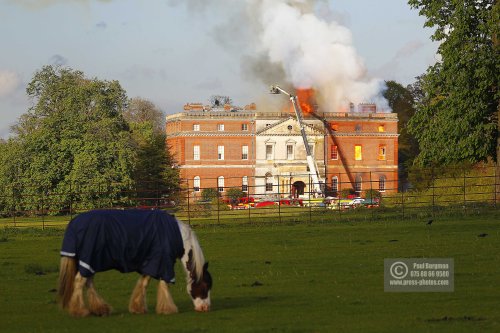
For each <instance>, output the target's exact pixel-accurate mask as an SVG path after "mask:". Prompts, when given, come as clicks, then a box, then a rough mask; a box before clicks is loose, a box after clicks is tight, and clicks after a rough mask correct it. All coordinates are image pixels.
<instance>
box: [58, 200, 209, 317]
mask: <svg viewBox="0 0 500 333" xmlns="http://www.w3.org/2000/svg"><path fill="white" fill-rule="evenodd" d="M177 259H180V260H181V262H182V267H183V268H184V271H185V273H186V280H187V291H188V294H189V295H190V296H191V299H192V301H193V304H194V309H195V310H196V311H200V312H207V311H209V310H210V289H211V288H212V277H211V276H210V273H209V272H208V270H207V269H208V262H205V259H204V256H203V252H202V251H201V247H200V244H199V243H198V240H197V238H196V236H195V234H194V232H193V231H192V230H191V228H190V227H189V226H188V225H186V224H184V223H182V222H180V221H178V220H177V219H176V218H175V217H173V216H171V215H169V214H168V213H166V212H163V211H160V210H135V209H134V210H95V211H90V212H86V213H82V214H80V215H78V216H76V217H75V218H74V219H72V220H71V221H70V223H69V224H68V227H67V229H66V232H65V234H64V239H63V244H62V249H61V266H60V272H59V288H58V301H59V304H60V305H61V307H62V308H63V309H65V310H67V311H68V312H69V313H70V314H71V315H73V316H76V317H84V316H87V315H89V314H94V315H97V316H106V315H109V314H110V313H111V307H110V306H109V305H108V304H107V303H106V302H105V301H104V300H103V299H102V298H101V297H100V296H99V295H98V294H97V292H96V290H95V287H94V282H93V276H94V274H95V273H97V272H102V271H107V270H110V269H116V270H119V271H120V272H122V273H127V272H138V273H139V274H141V277H140V278H139V281H137V284H136V286H135V288H134V290H133V292H132V296H131V298H130V302H129V312H131V313H138V314H139V313H145V312H146V311H147V308H146V287H147V286H148V283H149V281H150V279H151V278H154V279H157V280H159V284H158V293H157V304H156V312H157V313H159V314H170V313H176V312H177V306H176V305H175V303H174V301H173V299H172V296H171V294H170V292H169V289H168V283H174V282H175V272H174V264H175V261H176V260H177ZM85 287H86V288H87V304H86V303H85V299H84V288H85Z"/></svg>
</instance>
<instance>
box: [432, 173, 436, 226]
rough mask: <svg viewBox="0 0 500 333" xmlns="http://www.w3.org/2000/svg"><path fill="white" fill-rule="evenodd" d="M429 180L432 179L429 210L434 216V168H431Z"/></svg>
mask: <svg viewBox="0 0 500 333" xmlns="http://www.w3.org/2000/svg"><path fill="white" fill-rule="evenodd" d="M431 180H432V211H431V214H432V215H431V216H432V217H434V210H435V202H434V200H435V187H436V180H435V179H434V168H431Z"/></svg>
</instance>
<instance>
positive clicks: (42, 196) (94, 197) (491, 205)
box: [0, 166, 500, 228]
mask: <svg viewBox="0 0 500 333" xmlns="http://www.w3.org/2000/svg"><path fill="white" fill-rule="evenodd" d="M499 176H500V175H499V174H498V168H496V167H493V166H482V167H475V168H474V169H472V170H471V169H467V170H464V169H450V168H449V169H445V170H443V169H440V170H438V169H421V170H418V171H414V172H413V173H412V174H410V177H409V179H410V180H409V183H408V184H406V185H407V186H404V187H405V188H406V190H405V191H398V184H397V182H396V181H393V180H390V179H383V180H382V181H383V184H381V179H379V178H377V177H373V175H372V173H371V172H366V173H362V174H357V177H356V178H355V180H354V181H350V180H346V179H349V177H347V175H344V174H330V175H329V174H327V175H326V177H325V179H327V180H328V181H327V182H325V183H323V184H321V188H322V194H321V195H318V194H317V193H315V192H313V191H311V192H308V191H307V189H310V188H314V186H312V183H311V180H310V178H309V182H308V184H305V186H304V187H303V188H300V187H299V188H297V187H296V184H295V185H294V184H293V183H292V182H288V181H283V179H286V177H285V176H282V177H281V178H280V177H279V176H275V177H273V179H272V181H269V179H267V178H265V179H264V177H260V178H259V177H247V179H246V180H247V182H246V183H244V184H240V185H234V186H228V187H224V186H218V185H220V184H219V183H218V182H217V181H218V180H217V179H205V180H204V183H206V184H214V186H207V187H200V186H193V182H192V181H191V180H182V182H181V190H180V191H179V192H177V193H175V194H172V193H170V192H169V191H168V190H167V189H162V188H160V187H159V186H156V184H154V183H146V182H144V183H139V184H134V185H131V184H116V183H103V184H90V185H89V184H86V185H82V184H71V185H67V186H65V187H62V188H58V189H56V190H54V189H51V190H49V189H46V188H44V187H40V186H35V185H34V186H33V189H32V190H30V189H28V190H27V189H26V188H23V190H24V191H20V190H19V188H17V187H16V186H11V187H8V188H3V189H0V190H1V194H0V226H4V227H15V228H17V227H42V228H46V227H56V226H64V225H65V224H66V223H67V222H68V221H69V220H70V219H71V218H72V217H73V216H75V215H76V214H78V213H80V212H83V211H87V210H91V209H105V208H114V209H132V208H139V209H163V210H166V211H168V212H170V213H173V214H175V215H176V216H177V217H178V218H179V219H181V220H184V221H185V222H187V223H189V224H235V223H290V222H291V223H309V222H335V221H353V222H355V221H365V220H369V221H377V220H410V219H420V220H423V219H428V218H429V219H430V218H436V217H439V216H442V215H453V214H456V215H457V216H462V215H464V214H465V215H467V214H480V213H483V212H494V213H495V214H497V213H498V212H499V210H498V204H499V203H500V181H499V178H500V177H499ZM300 177H302V179H304V178H307V177H308V175H295V178H300ZM351 178H352V177H351ZM334 179H335V180H334ZM361 179H362V181H361ZM357 180H359V183H357ZM238 182H241V179H239V178H238V179H237V178H234V179H231V178H226V183H227V184H237V183H238ZM259 184H260V185H259ZM399 188H401V184H399ZM26 193H29V194H26Z"/></svg>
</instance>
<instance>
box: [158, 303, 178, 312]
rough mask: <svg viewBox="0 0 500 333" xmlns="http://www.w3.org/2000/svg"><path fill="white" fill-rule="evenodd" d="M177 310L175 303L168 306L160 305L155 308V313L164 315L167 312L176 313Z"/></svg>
mask: <svg viewBox="0 0 500 333" xmlns="http://www.w3.org/2000/svg"><path fill="white" fill-rule="evenodd" d="M178 312H179V310H178V309H177V306H176V305H172V304H170V305H168V306H160V307H157V308H156V313H157V314H164V315H169V314H174V313H178Z"/></svg>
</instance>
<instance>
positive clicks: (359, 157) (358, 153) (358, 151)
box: [354, 145, 363, 161]
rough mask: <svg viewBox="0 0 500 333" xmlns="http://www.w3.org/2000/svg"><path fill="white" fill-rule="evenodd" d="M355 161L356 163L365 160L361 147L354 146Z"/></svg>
mask: <svg viewBox="0 0 500 333" xmlns="http://www.w3.org/2000/svg"><path fill="white" fill-rule="evenodd" d="M354 159H355V160H356V161H361V160H362V159H363V155H362V152H361V145H355V146H354Z"/></svg>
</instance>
